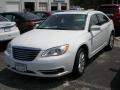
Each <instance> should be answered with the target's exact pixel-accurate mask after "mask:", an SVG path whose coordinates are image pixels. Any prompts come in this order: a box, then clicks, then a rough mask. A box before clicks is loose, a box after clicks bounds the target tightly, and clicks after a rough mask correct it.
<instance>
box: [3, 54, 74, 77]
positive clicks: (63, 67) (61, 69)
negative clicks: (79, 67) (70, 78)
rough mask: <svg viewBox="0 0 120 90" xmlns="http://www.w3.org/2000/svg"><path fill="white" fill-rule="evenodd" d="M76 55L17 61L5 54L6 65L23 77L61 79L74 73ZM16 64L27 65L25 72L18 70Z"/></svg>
mask: <svg viewBox="0 0 120 90" xmlns="http://www.w3.org/2000/svg"><path fill="white" fill-rule="evenodd" d="M74 57H75V56H74V55H70V54H66V55H61V56H56V57H46V58H35V60H33V61H20V60H15V59H14V58H13V57H12V56H9V55H8V53H7V52H5V63H6V65H7V66H8V69H10V70H11V71H14V72H16V73H19V74H23V75H30V76H38V77H60V76H63V75H66V74H68V73H71V72H72V69H73V64H74ZM16 63H20V64H24V65H26V67H27V69H26V71H25V72H21V71H18V70H16V66H15V64H16Z"/></svg>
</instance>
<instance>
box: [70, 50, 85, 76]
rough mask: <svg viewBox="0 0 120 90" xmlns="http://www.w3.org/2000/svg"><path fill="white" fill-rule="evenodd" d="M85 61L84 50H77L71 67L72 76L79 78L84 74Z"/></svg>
mask: <svg viewBox="0 0 120 90" xmlns="http://www.w3.org/2000/svg"><path fill="white" fill-rule="evenodd" d="M86 59H87V54H86V52H85V49H83V48H81V49H79V51H78V53H77V55H76V59H75V63H74V66H73V72H72V74H73V75H75V76H76V75H77V76H80V75H82V74H83V73H84V70H85V66H86Z"/></svg>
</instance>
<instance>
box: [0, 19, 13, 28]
mask: <svg viewBox="0 0 120 90" xmlns="http://www.w3.org/2000/svg"><path fill="white" fill-rule="evenodd" d="M14 25H15V22H9V21H4V22H0V28H5V27H11V26H14Z"/></svg>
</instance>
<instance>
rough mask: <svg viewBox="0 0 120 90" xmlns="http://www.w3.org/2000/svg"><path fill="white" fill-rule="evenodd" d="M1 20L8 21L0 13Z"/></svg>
mask: <svg viewBox="0 0 120 90" xmlns="http://www.w3.org/2000/svg"><path fill="white" fill-rule="evenodd" d="M3 21H8V20H7V19H6V18H4V17H3V16H1V15H0V22H3Z"/></svg>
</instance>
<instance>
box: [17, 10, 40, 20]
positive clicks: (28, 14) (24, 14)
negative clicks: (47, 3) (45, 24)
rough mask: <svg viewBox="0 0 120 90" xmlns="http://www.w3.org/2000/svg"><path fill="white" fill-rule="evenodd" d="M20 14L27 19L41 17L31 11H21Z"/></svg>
mask: <svg viewBox="0 0 120 90" xmlns="http://www.w3.org/2000/svg"><path fill="white" fill-rule="evenodd" d="M19 15H21V16H22V17H24V18H25V19H26V20H37V19H40V18H39V17H38V16H37V15H35V14H32V13H30V12H26V13H19Z"/></svg>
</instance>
